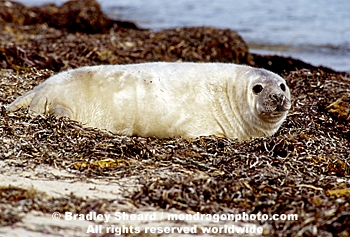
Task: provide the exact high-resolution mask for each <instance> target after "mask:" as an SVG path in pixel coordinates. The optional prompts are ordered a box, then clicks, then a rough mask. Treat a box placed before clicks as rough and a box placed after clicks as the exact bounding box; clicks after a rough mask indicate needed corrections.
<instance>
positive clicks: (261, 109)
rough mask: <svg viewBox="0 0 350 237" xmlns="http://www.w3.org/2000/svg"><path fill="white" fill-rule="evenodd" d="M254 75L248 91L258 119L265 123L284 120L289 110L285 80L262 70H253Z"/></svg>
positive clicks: (289, 102) (287, 89) (288, 95)
mask: <svg viewBox="0 0 350 237" xmlns="http://www.w3.org/2000/svg"><path fill="white" fill-rule="evenodd" d="M254 72H255V73H256V75H255V76H254V80H252V83H250V88H249V89H250V90H251V95H252V98H253V101H254V102H255V103H254V104H255V108H254V109H255V111H256V114H257V115H258V117H259V118H260V119H262V120H264V121H267V122H274V121H278V120H281V119H284V118H285V117H286V116H287V113H288V111H289V110H290V108H291V97H290V90H289V88H288V86H287V84H286V82H285V80H284V79H283V78H282V77H280V76H278V75H277V74H275V73H272V72H270V71H267V70H264V69H258V70H254Z"/></svg>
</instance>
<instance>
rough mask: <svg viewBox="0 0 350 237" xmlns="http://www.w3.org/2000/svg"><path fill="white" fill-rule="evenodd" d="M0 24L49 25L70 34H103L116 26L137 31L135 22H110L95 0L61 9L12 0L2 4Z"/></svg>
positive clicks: (73, 2)
mask: <svg viewBox="0 0 350 237" xmlns="http://www.w3.org/2000/svg"><path fill="white" fill-rule="evenodd" d="M0 22H2V24H5V23H13V24H15V25H35V24H47V25H48V26H50V27H54V28H57V29H66V30H68V31H69V32H85V33H101V32H107V31H108V30H109V29H111V28H112V27H118V26H119V27H124V28H134V29H137V26H136V25H135V24H133V23H131V22H122V21H114V20H111V19H109V18H108V17H107V16H106V15H105V14H104V13H103V12H102V10H101V6H100V5H99V4H98V2H97V1H95V0H84V1H74V0H72V1H67V2H66V3H64V4H63V5H62V6H60V7H58V6H56V5H54V4H46V5H44V6H42V7H28V6H26V5H23V4H21V3H17V2H12V1H1V2H0Z"/></svg>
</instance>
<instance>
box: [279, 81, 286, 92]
mask: <svg viewBox="0 0 350 237" xmlns="http://www.w3.org/2000/svg"><path fill="white" fill-rule="evenodd" d="M280 87H281V90H282V91H286V85H284V84H283V83H282V84H281V85H280Z"/></svg>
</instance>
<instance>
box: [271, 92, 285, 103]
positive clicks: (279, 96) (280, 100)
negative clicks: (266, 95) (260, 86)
mask: <svg viewBox="0 0 350 237" xmlns="http://www.w3.org/2000/svg"><path fill="white" fill-rule="evenodd" d="M270 97H271V99H272V100H274V101H276V102H277V103H279V104H282V103H283V101H284V95H283V94H280V93H278V94H271V95H270Z"/></svg>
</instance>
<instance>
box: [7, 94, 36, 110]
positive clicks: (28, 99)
mask: <svg viewBox="0 0 350 237" xmlns="http://www.w3.org/2000/svg"><path fill="white" fill-rule="evenodd" d="M34 96H35V92H34V91H29V92H28V93H26V94H24V95H22V96H20V97H18V98H17V99H16V100H15V101H13V102H12V103H11V104H10V105H9V106H8V107H7V108H6V110H7V111H10V112H11V111H17V110H19V109H20V108H28V107H29V105H30V104H31V103H32V101H33V99H34Z"/></svg>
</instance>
